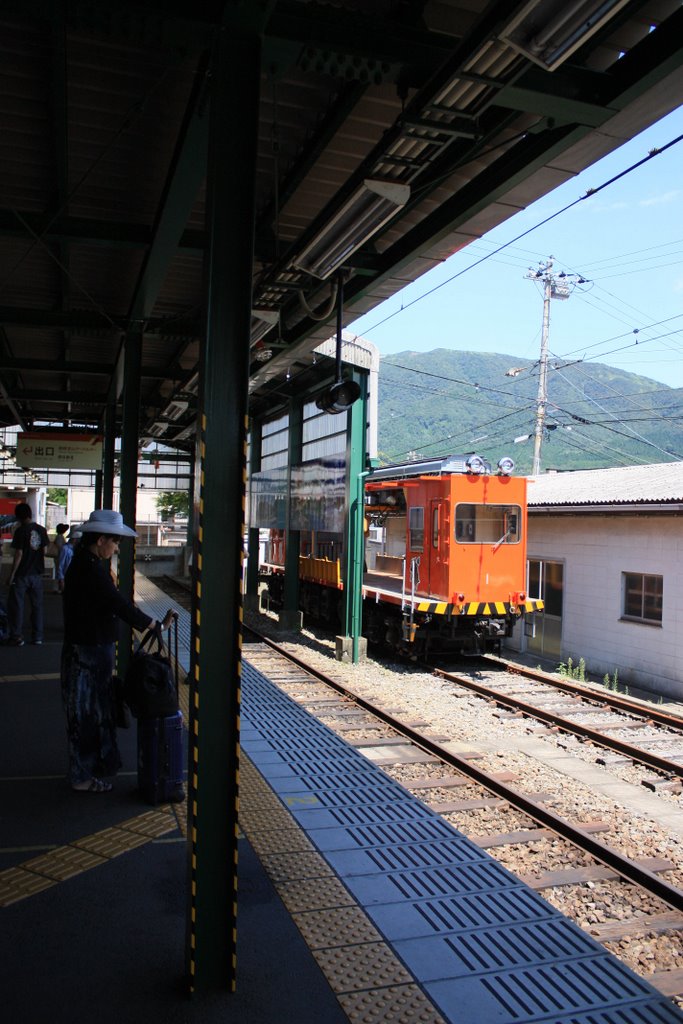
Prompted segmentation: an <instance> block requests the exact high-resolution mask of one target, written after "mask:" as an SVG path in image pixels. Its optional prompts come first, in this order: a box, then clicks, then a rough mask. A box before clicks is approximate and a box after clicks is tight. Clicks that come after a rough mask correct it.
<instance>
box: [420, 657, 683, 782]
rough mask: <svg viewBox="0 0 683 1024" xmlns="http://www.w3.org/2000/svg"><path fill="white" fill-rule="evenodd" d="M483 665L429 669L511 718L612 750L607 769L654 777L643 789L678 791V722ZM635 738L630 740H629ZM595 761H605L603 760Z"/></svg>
mask: <svg viewBox="0 0 683 1024" xmlns="http://www.w3.org/2000/svg"><path fill="white" fill-rule="evenodd" d="M483 660H484V661H485V664H487V666H489V665H490V667H486V668H483V669H474V670H470V671H467V672H463V671H459V672H452V671H449V670H445V669H443V668H438V667H436V666H433V667H432V669H433V671H434V672H435V673H436V674H437V675H439V676H441V677H442V678H444V679H447V680H449V681H450V682H452V683H453V684H454V685H455V686H456V687H462V688H465V689H466V690H468V691H469V692H471V693H476V694H478V695H479V696H480V697H482V698H484V699H485V700H488V701H493V702H495V703H496V704H497V705H499V706H500V707H503V708H506V709H507V710H509V711H511V712H512V713H513V714H515V715H522V716H524V717H527V718H533V719H536V720H537V721H539V722H543V723H544V724H546V725H549V726H551V727H552V728H554V729H560V730H562V731H563V732H566V733H571V734H573V735H574V736H577V737H579V739H580V740H581V741H582V742H586V741H589V742H590V743H592V744H597V745H598V746H600V747H603V748H605V749H607V750H610V751H612V752H613V755H614V756H613V758H612V760H611V762H609V763H611V764H612V765H615V766H616V765H618V764H619V763H621V761H622V760H623V759H626V760H627V761H628V762H631V763H635V764H640V765H645V766H647V767H648V768H652V769H654V770H655V771H656V772H658V773H659V778H657V779H646V780H643V781H644V784H645V785H647V786H648V788H650V789H653V790H657V789H661V790H665V789H666V790H669V791H670V792H672V793H680V792H681V790H682V789H683V786H682V784H681V780H682V779H683V718H681V717H680V716H678V715H674V714H670V713H668V712H664V711H660V710H658V709H657V708H653V707H650V706H647V705H642V704H638V703H637V702H635V701H630V700H627V699H626V698H624V697H621V696H618V695H616V694H611V693H609V692H608V691H606V692H605V693H604V694H603V693H601V692H597V691H594V690H590V689H588V688H587V687H581V686H576V685H573V684H572V683H569V682H565V681H563V680H558V679H556V678H554V677H552V676H550V675H548V674H547V673H541V672H534V671H533V670H530V669H525V668H521V667H519V666H517V665H513V664H512V663H511V662H505V661H499V660H496V661H493V660H492V659H483ZM630 737H633V738H634V742H631V741H630ZM598 760H599V761H600V763H603V764H605V763H608V762H607V761H606V759H605V757H604V756H603V757H602V758H599V759H598Z"/></svg>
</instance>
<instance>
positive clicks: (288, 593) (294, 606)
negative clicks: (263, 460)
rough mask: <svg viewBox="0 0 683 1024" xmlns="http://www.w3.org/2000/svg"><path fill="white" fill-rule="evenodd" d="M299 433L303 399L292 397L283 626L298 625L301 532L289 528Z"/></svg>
mask: <svg viewBox="0 0 683 1024" xmlns="http://www.w3.org/2000/svg"><path fill="white" fill-rule="evenodd" d="M302 436H303V402H302V401H301V399H298V398H293V399H292V400H291V401H290V403H289V439H288V440H289V444H288V448H287V506H286V512H285V516H286V518H285V593H284V607H283V609H282V612H281V613H280V622H281V623H282V625H283V626H285V628H287V629H295V628H299V627H300V626H301V612H300V611H299V552H300V550H301V534H300V532H299V530H293V529H292V476H293V473H292V470H293V469H294V467H295V466H299V465H300V464H301V441H302Z"/></svg>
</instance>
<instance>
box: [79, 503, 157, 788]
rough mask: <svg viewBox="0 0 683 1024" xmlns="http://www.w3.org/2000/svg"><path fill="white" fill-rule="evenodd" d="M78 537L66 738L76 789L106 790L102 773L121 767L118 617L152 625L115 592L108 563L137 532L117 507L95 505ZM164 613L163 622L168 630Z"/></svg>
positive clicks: (133, 623) (137, 624)
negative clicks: (115, 695)
mask: <svg viewBox="0 0 683 1024" xmlns="http://www.w3.org/2000/svg"><path fill="white" fill-rule="evenodd" d="M79 531H80V533H81V534H82V537H81V540H80V541H79V543H78V545H77V547H76V550H75V551H74V555H73V558H72V560H71V564H70V565H69V568H68V569H67V572H66V576H65V579H64V645H63V647H62V666H61V679H62V698H63V702H64V709H65V711H66V720H67V733H68V738H69V781H70V783H71V788H72V789H74V790H77V791H78V792H87V793H107V792H109V790H110V789H111V788H112V786H111V783H110V782H106V781H105V780H104V779H102V778H101V777H100V776H102V775H115V774H116V772H117V771H118V770H119V768H120V767H121V755H120V754H119V749H118V745H117V742H116V720H115V714H114V707H113V702H112V682H111V681H112V675H113V672H114V652H115V645H116V641H117V639H118V627H119V620H122V621H123V622H126V623H128V625H129V626H132V627H133V628H134V629H138V630H143V629H149V628H150V627H154V626H156V625H157V622H156V620H155V619H152V618H151V617H150V616H149V615H146V614H145V612H143V611H142V610H141V609H140V608H137V607H136V605H135V604H133V602H132V601H129V600H128V599H127V598H126V597H124V596H123V594H121V593H120V592H119V590H118V589H117V587H116V585H115V583H114V581H113V580H112V578H111V575H110V572H109V560H110V559H111V558H112V557H113V556H114V555H115V554H116V553H117V552H118V550H119V543H120V541H121V538H122V537H137V534H136V532H135V530H132V529H131V528H130V527H129V526H126V525H125V523H124V522H123V517H122V516H121V513H120V512H114V511H112V510H111V509H96V510H95V511H94V512H91V513H90V516H89V518H88V520H87V522H85V523H83V525H82V526H80V527H79ZM172 618H173V611H172V610H169V611H168V612H167V613H166V616H165V618H164V620H163V622H162V623H161V628H162V629H167V628H168V626H169V625H170V623H171V620H172Z"/></svg>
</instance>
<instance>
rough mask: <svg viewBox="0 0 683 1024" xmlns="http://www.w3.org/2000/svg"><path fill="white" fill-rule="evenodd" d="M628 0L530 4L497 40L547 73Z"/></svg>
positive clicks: (536, 1) (563, 0)
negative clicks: (538, 65)
mask: <svg viewBox="0 0 683 1024" xmlns="http://www.w3.org/2000/svg"><path fill="white" fill-rule="evenodd" d="M627 3H628V0H578V2H577V0H574V2H571V0H530V2H529V3H526V4H523V5H522V6H521V8H520V9H519V10H518V12H517V14H516V15H515V16H514V17H513V18H512V20H511V21H509V22H508V24H507V25H506V26H505V28H504V29H503V30H502V32H501V33H500V39H502V40H503V42H505V43H509V44H510V46H512V47H514V49H515V50H517V51H519V53H522V54H524V56H525V57H528V58H529V59H530V60H533V61H534V63H536V64H540V65H541V67H544V68H545V69H546V70H547V71H554V70H555V68H558V67H559V66H560V64H562V63H563V62H564V61H565V60H567V58H568V57H570V56H571V55H572V53H574V51H575V50H578V48H579V47H580V46H582V45H583V43H585V42H586V40H587V39H590V37H591V36H592V35H594V34H595V33H596V32H597V31H598V29H600V28H602V26H603V25H604V24H605V23H606V22H608V21H609V19H610V18H612V17H613V16H614V15H615V14H616V13H617V12H618V11H620V10H621V8H622V7H625V6H626V4H627Z"/></svg>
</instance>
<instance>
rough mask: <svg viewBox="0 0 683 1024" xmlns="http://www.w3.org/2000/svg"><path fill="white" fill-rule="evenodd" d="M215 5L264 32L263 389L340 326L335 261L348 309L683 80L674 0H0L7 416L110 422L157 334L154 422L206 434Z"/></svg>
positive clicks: (415, 274) (2, 399)
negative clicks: (109, 409) (135, 351)
mask: <svg viewBox="0 0 683 1024" xmlns="http://www.w3.org/2000/svg"><path fill="white" fill-rule="evenodd" d="M598 8H599V9H600V10H602V11H605V12H606V13H605V15H604V17H602V18H598V19H597V20H596V19H591V17H590V12H591V11H595V10H597V9H598ZM240 11H242V12H244V13H243V14H242V15H240V13H239V12H240ZM587 12H588V14H587ZM240 17H241V18H243V22H242V21H240ZM222 20H227V24H228V26H229V30H230V31H237V32H244V33H248V32H257V33H259V34H260V35H261V36H262V44H263V45H262V87H261V97H260V115H259V126H258V128H259V149H258V168H257V180H256V200H257V201H256V209H257V216H256V223H255V225H254V230H255V258H254V262H253V266H252V279H253V302H252V305H253V309H254V310H255V311H257V312H256V313H255V315H254V317H253V319H252V338H251V339H250V340H248V339H247V338H245V339H244V341H243V342H242V340H236V341H235V342H234V343H235V344H245V345H247V344H250V345H251V350H252V362H251V382H250V392H251V396H252V397H251V401H252V403H253V407H254V408H256V409H261V410H262V409H263V408H268V407H269V404H270V403H276V402H277V401H278V398H279V396H281V395H282V394H283V393H285V391H286V377H288V376H289V375H290V374H291V373H292V372H293V371H294V370H295V369H300V370H301V369H304V368H305V367H306V366H307V365H309V364H310V363H311V352H312V350H313V349H314V348H315V346H316V345H318V344H319V343H320V342H321V341H323V340H324V339H326V338H328V337H329V336H330V335H331V334H333V333H334V317H335V313H334V301H333V300H334V282H335V274H336V269H335V268H336V267H337V266H339V267H343V268H345V276H346V281H345V288H344V296H345V310H344V323H345V324H348V323H350V322H351V321H353V320H354V319H356V318H357V317H358V316H359V315H360V314H362V313H365V312H367V311H368V310H370V309H372V308H373V307H374V306H376V305H378V304H379V303H380V302H382V301H383V300H384V299H386V298H387V297H389V296H390V295H392V294H393V293H395V292H397V291H398V290H399V289H401V288H403V287H404V286H405V285H406V284H407V283H409V282H411V281H414V280H416V279H417V278H419V277H420V275H422V274H423V273H425V272H426V271H428V270H429V269H431V268H432V267H434V266H435V265H437V264H438V263H439V262H441V261H442V260H444V259H446V258H447V257H448V256H449V255H451V254H452V253H453V252H456V251H457V250H459V249H461V248H463V247H464V246H466V245H468V243H469V242H471V241H472V240H474V239H477V238H479V237H481V236H482V235H483V234H484V233H485V232H487V231H488V230H489V229H491V228H493V227H494V226H495V225H497V224H500V223H501V222H502V221H504V220H505V219H506V218H507V217H509V216H511V215H512V214H514V213H515V212H517V211H518V210H520V209H522V208H524V207H525V206H527V205H528V204H529V203H531V202H533V201H534V200H535V199H537V198H538V197H539V196H541V195H543V194H545V193H547V192H549V191H550V190H552V189H553V188H554V187H555V186H557V185H559V184H560V183H562V182H564V181H566V180H567V179H569V178H571V177H572V176H573V175H575V174H577V173H578V172H580V171H581V170H582V169H584V168H585V167H587V166H588V165H590V164H591V163H593V162H594V161H595V160H596V159H598V158H599V157H601V156H603V155H604V154H605V153H607V152H609V151H610V150H612V149H614V148H615V147H617V146H619V145H621V144H622V143H623V142H624V141H626V140H628V139H630V138H632V137H633V136H634V135H635V134H636V133H637V132H639V131H641V130H642V129H643V128H645V127H646V126H648V125H649V124H651V123H653V122H654V121H656V120H657V119H658V118H660V117H662V116H663V115H665V114H666V113H668V112H669V111H670V110H672V109H673V108H674V107H676V106H677V105H678V104H679V103H680V100H681V97H682V96H683V68H682V64H683V10H682V9H681V6H680V4H679V3H678V2H674V0H651V2H644V0H631V2H628V0H615V2H613V3H612V4H605V3H597V2H593V3H590V2H589V3H586V2H584V3H576V2H570V0H562V3H558V2H557V0H535V2H531V3H530V2H524V3H510V2H509V0H500V2H495V0H492V2H486V0H460V2H458V0H425V2H412V3H405V2H403V0H364V2H363V3H357V2H355V0H334V2H330V3H316V2H311V0H271V2H268V3H262V4H241V5H238V4H232V3H228V4H224V3H219V2H212V0H193V2H192V3H191V4H190V3H186V2H183V0H175V2H173V0H165V2H163V3H162V2H161V0H156V2H154V0H111V2H109V3H107V4H101V3H99V2H96V0H69V2H68V3H63V2H62V0H22V3H21V4H17V3H16V0H0V28H1V31H0V53H1V56H2V74H3V89H2V100H1V104H0V168H1V170H0V182H1V190H0V196H1V198H0V268H1V269H0V428H2V427H7V426H12V425H18V426H20V427H21V428H23V429H31V428H35V427H36V426H37V425H41V424H47V423H49V424H52V425H55V426H59V427H73V428H80V429H84V428H85V429H91V428H92V429H98V428H101V426H102V423H103V417H104V409H105V406H106V403H107V400H108V399H109V401H110V402H111V398H112V395H113V396H114V398H115V400H118V399H119V398H120V385H121V374H120V368H121V366H120V357H121V352H122V345H123V340H124V338H125V336H126V334H127V332H140V331H142V339H143V341H142V371H141V372H142V392H141V405H142V417H141V441H142V442H144V441H145V440H149V439H152V438H157V439H158V440H160V441H163V442H164V443H166V444H169V445H172V446H173V445H175V446H178V447H180V448H181V449H182V448H183V447H187V448H189V446H190V444H191V436H192V433H193V430H194V423H195V418H196V408H197V394H198V367H199V354H200V348H201V344H202V339H203V330H204V323H205V302H206V300H205V294H204V279H203V256H204V252H205V248H206V240H207V230H208V227H209V226H208V225H206V224H205V217H204V210H205V173H206V146H207V136H208V130H207V125H208V108H209V105H210V100H211V74H210V68H211V48H212V43H213V40H214V37H215V33H216V29H217V26H218V25H219V24H220V23H221V21H222ZM239 102H240V97H239V96H238V95H236V96H235V103H239ZM234 149H235V161H236V163H238V162H239V160H240V140H239V139H235V140H234ZM330 267H332V269H330ZM226 287H229V282H226ZM118 416H119V419H120V406H119V409H118Z"/></svg>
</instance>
